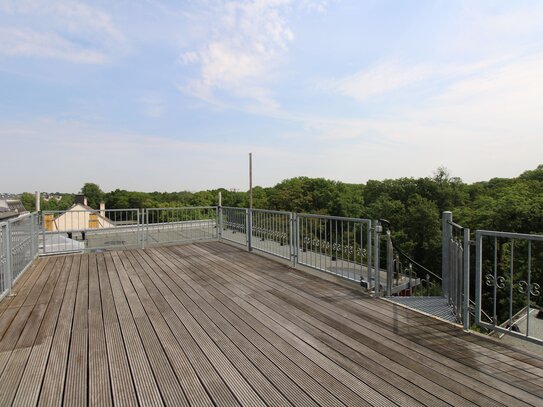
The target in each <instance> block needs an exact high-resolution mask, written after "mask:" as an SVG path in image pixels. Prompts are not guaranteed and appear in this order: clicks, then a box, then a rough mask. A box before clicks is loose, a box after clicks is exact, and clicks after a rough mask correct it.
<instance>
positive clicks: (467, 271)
mask: <svg viewBox="0 0 543 407" xmlns="http://www.w3.org/2000/svg"><path fill="white" fill-rule="evenodd" d="M469 239H470V230H469V229H467V228H466V229H464V290H463V291H464V304H463V309H462V323H463V324H464V330H465V331H469V274H470V247H471V246H470V240H469Z"/></svg>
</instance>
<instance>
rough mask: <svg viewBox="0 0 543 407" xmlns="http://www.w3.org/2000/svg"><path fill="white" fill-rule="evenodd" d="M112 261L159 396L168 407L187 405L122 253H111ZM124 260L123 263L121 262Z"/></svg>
mask: <svg viewBox="0 0 543 407" xmlns="http://www.w3.org/2000/svg"><path fill="white" fill-rule="evenodd" d="M112 257H113V261H114V263H115V266H116V268H117V273H118V275H119V279H120V282H121V285H122V288H123V291H124V293H125V296H126V299H127V301H128V305H129V306H130V310H131V312H132V315H133V316H134V322H135V324H136V328H137V330H138V332H139V335H140V337H141V340H142V343H143V344H144V346H145V351H146V353H147V355H148V357H149V363H150V365H151V368H152V369H153V373H154V375H155V377H156V379H157V385H158V388H159V389H160V394H161V395H162V398H163V400H164V403H165V404H166V405H169V406H183V405H188V401H187V399H186V397H185V395H184V394H183V391H182V390H181V389H180V384H179V382H178V381H177V378H176V376H175V373H174V372H173V369H172V367H171V365H170V362H169V361H168V358H167V357H166V354H165V353H164V349H163V348H162V345H161V344H160V341H159V339H158V337H157V335H156V333H155V331H154V330H153V327H152V325H151V323H150V322H149V318H148V317H147V314H146V313H145V310H144V308H143V306H142V304H141V302H140V299H139V297H138V295H137V293H136V291H135V290H134V287H133V286H132V283H131V282H130V278H129V277H128V271H127V268H129V269H130V266H129V265H128V264H127V262H126V259H124V255H123V253H122V252H113V254H112ZM123 260H124V261H123Z"/></svg>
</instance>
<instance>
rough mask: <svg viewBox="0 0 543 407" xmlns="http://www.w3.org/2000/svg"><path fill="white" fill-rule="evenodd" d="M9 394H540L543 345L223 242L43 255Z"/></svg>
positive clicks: (11, 312)
mask: <svg viewBox="0 0 543 407" xmlns="http://www.w3.org/2000/svg"><path fill="white" fill-rule="evenodd" d="M14 292H15V293H16V295H15V296H11V297H8V298H6V299H4V300H3V301H2V302H1V303H0V406H5V405H11V404H13V405H24V406H32V405H43V406H52V405H61V404H64V405H74V406H85V405H99V406H102V405H112V404H115V405H141V406H154V405H157V406H158V405H171V406H188V405H198V406H199V405H202V406H205V405H219V406H230V405H244V406H264V405H268V406H282V405H295V406H312V405H322V406H336V405H350V406H369V405H378V406H392V405H399V406H419V405H426V406H432V407H433V406H447V405H455V406H468V405H480V406H492V407H494V406H524V405H532V406H541V405H543V400H542V397H543V359H540V358H538V357H536V356H532V355H529V354H526V353H522V352H519V351H516V350H515V349H514V348H508V347H504V346H502V345H499V344H497V343H496V342H494V341H492V340H490V339H486V338H482V337H480V336H478V335H474V334H466V333H464V332H462V330H461V329H460V328H457V327H455V326H453V325H450V324H447V323H444V322H440V321H438V320H436V319H433V318H429V317H426V316H422V315H420V314H417V313H415V312H412V311H409V310H407V309H405V308H402V307H399V306H397V305H394V304H391V303H388V302H385V301H382V300H377V299H372V298H369V297H367V296H365V295H363V294H362V293H361V292H359V291H358V290H357V289H356V288H354V287H353V289H350V288H349V287H346V286H345V285H340V284H335V283H332V282H329V281H325V280H322V279H320V278H318V277H315V276H313V275H310V274H305V273H302V272H300V271H293V270H292V269H290V268H288V267H287V266H285V265H282V264H280V263H277V262H274V261H272V260H268V259H266V258H263V257H260V256H256V255H254V254H250V253H247V252H244V251H242V250H240V249H238V248H236V247H233V246H230V245H227V244H224V243H219V242H213V243H201V244H194V245H184V246H171V247H162V248H153V249H148V250H130V251H119V252H106V253H98V254H85V255H73V256H58V257H48V258H41V259H39V260H38V261H37V262H35V264H34V265H33V266H32V268H31V269H30V270H29V271H28V272H27V273H26V274H24V275H23V277H22V278H21V279H20V281H18V283H17V285H16V287H15V290H14Z"/></svg>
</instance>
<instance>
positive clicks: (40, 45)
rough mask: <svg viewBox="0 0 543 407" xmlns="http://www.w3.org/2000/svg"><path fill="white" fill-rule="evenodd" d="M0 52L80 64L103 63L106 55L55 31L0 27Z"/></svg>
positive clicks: (8, 54)
mask: <svg viewBox="0 0 543 407" xmlns="http://www.w3.org/2000/svg"><path fill="white" fill-rule="evenodd" d="M0 38H2V41H0V54H3V55H7V56H24V57H38V58H53V59H60V60H64V61H69V62H75V63H82V64H103V63H104V62H105V61H106V60H107V55H106V54H104V53H103V52H100V51H93V50H90V49H86V48H84V47H81V46H79V45H78V44H75V43H74V42H71V41H68V40H66V39H64V38H62V37H61V36H59V35H57V34H55V33H43V32H37V31H33V30H29V29H19V28H2V27H0Z"/></svg>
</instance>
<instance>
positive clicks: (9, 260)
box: [6, 222, 13, 294]
mask: <svg viewBox="0 0 543 407" xmlns="http://www.w3.org/2000/svg"><path fill="white" fill-rule="evenodd" d="M11 243H12V242H11V224H10V222H7V223H6V283H7V286H8V290H9V291H8V293H9V294H11V287H12V285H13V256H12V253H11Z"/></svg>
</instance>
